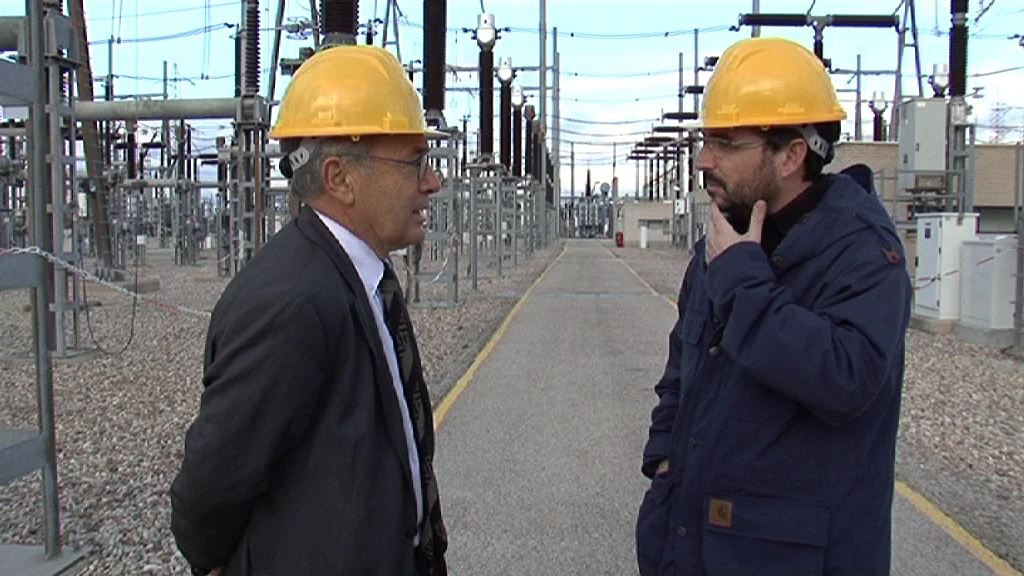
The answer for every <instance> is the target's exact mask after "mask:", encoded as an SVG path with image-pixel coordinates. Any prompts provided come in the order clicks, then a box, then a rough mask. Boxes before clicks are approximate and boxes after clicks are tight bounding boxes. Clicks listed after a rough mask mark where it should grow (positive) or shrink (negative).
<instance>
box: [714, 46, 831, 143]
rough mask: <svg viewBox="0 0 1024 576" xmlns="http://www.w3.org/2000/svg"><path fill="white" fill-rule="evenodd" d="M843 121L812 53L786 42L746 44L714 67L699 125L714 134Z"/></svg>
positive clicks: (734, 48)
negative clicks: (731, 130) (716, 129)
mask: <svg viewBox="0 0 1024 576" xmlns="http://www.w3.org/2000/svg"><path fill="white" fill-rule="evenodd" d="M845 119H846V112H845V111H844V110H843V107H842V106H841V105H840V104H839V99H838V98H837V97H836V91H835V87H833V86H832V79H831V78H830V77H829V75H828V71H827V70H825V66H824V65H823V64H822V63H821V61H820V60H818V57H817V56H815V55H814V53H813V52H811V51H810V50H808V49H807V48H804V47H803V46H801V45H800V44H797V43H796V42H793V41H791V40H786V39H784V38H747V39H745V40H740V41H739V42H737V43H735V44H733V45H732V46H730V47H729V48H728V49H727V50H726V51H725V53H723V54H722V57H721V58H720V59H719V60H718V64H716V65H715V71H714V73H713V74H712V75H711V79H710V80H708V84H707V88H706V89H705V96H704V106H703V110H702V111H701V122H700V124H701V127H702V128H705V129H714V128H737V127H768V126H792V125H801V124H816V123H819V122H834V121H839V120H845Z"/></svg>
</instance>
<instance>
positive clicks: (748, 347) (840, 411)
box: [707, 235, 912, 425]
mask: <svg viewBox="0 0 1024 576" xmlns="http://www.w3.org/2000/svg"><path fill="white" fill-rule="evenodd" d="M820 273H821V285H822V290H821V292H820V295H819V296H818V297H817V299H816V302H815V305H814V309H808V308H805V307H803V306H801V305H799V304H798V303H796V302H795V301H794V298H793V295H792V293H791V292H790V290H789V288H787V287H785V286H782V285H780V284H779V283H778V282H776V278H775V273H774V271H773V270H772V268H771V267H770V266H769V264H768V260H767V257H766V256H765V253H764V251H763V250H762V248H761V246H760V245H758V244H756V243H753V242H743V243H740V244H736V245H734V246H732V247H730V248H729V249H728V250H726V251H725V252H723V253H722V254H720V255H719V256H718V258H716V259H715V260H714V261H712V262H711V264H710V265H709V266H708V271H707V289H708V292H709V294H710V297H711V300H712V303H713V307H714V312H715V315H716V316H717V317H718V319H719V320H720V321H722V322H723V323H724V325H725V329H724V332H723V335H722V340H721V343H720V345H721V346H722V348H723V350H724V351H725V352H726V353H727V354H728V355H729V357H730V358H731V359H732V360H733V361H735V362H736V363H738V364H739V365H740V366H741V367H743V369H745V370H746V371H747V373H748V374H750V375H751V376H752V377H754V378H755V379H757V380H758V381H759V382H761V383H762V384H764V385H766V386H768V387H770V388H772V389H774V390H775V391H777V392H779V393H781V394H784V395H785V396H787V397H789V398H791V399H793V400H794V401H796V402H798V403H800V404H801V405H803V406H804V407H805V408H807V409H808V410H810V411H811V412H812V413H814V414H816V415H817V416H818V417H819V418H821V419H823V420H824V421H826V422H828V423H830V424H833V425H842V424H844V423H846V422H849V421H851V420H853V419H855V418H856V417H857V416H858V415H859V414H860V413H861V412H863V411H864V410H865V409H866V408H867V407H868V406H869V405H870V404H871V402H872V401H873V400H874V398H875V397H876V396H877V394H878V393H879V392H880V390H881V388H882V387H883V386H884V384H885V383H886V381H887V379H886V375H887V374H888V373H889V370H890V369H891V368H892V365H893V360H894V356H895V354H896V353H897V351H898V350H900V346H899V342H900V340H901V339H902V338H904V336H905V333H906V327H907V322H908V319H909V313H910V300H911V293H912V288H911V285H910V278H909V275H908V274H907V272H906V270H905V268H904V267H903V265H902V259H900V262H899V263H897V264H893V263H891V262H890V261H889V259H888V258H886V256H885V253H884V251H883V246H882V243H881V242H880V241H879V240H878V239H877V238H876V237H873V236H869V235H860V236H859V237H858V238H857V241H856V242H852V243H851V244H850V246H849V247H847V248H846V249H845V250H844V251H843V253H842V254H841V256H840V257H839V258H838V259H836V261H835V263H834V264H833V265H832V266H830V267H829V268H828V269H822V270H821V271H820Z"/></svg>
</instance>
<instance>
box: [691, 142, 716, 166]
mask: <svg viewBox="0 0 1024 576" xmlns="http://www.w3.org/2000/svg"><path fill="white" fill-rule="evenodd" d="M694 166H695V167H696V168H697V170H707V171H708V172H711V171H713V170H714V169H715V162H714V156H712V155H711V154H709V153H708V150H707V147H706V146H701V147H700V151H699V152H697V161H696V162H695V163H694Z"/></svg>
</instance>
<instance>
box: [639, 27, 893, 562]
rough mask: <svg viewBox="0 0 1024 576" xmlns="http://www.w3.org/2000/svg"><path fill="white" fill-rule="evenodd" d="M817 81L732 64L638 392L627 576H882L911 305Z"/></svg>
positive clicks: (735, 53) (791, 55) (713, 107)
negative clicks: (689, 239) (632, 548)
mask: <svg viewBox="0 0 1024 576" xmlns="http://www.w3.org/2000/svg"><path fill="white" fill-rule="evenodd" d="M845 118H846V113H845V112H844V111H843V109H842V107H841V106H840V104H839V102H838V99H837V98H836V95H835V90H834V88H833V86H832V83H831V80H830V79H829V76H828V73H827V72H826V71H825V69H824V67H823V66H822V64H821V63H820V61H819V60H818V59H817V58H816V57H815V56H814V55H813V54H812V53H810V52H809V51H808V50H807V49H805V48H803V47H802V46H800V45H798V44H795V43H793V42H790V41H788V40H781V39H777V38H752V39H748V40H743V41H740V42H738V43H737V44H735V45H733V46H732V47H731V48H730V49H729V50H727V51H726V52H725V54H723V56H722V57H721V59H720V60H719V62H718V64H717V66H716V69H715V72H714V75H713V76H712V78H711V80H710V81H709V83H708V86H707V90H706V98H705V102H704V110H703V113H702V118H701V123H702V128H703V131H704V136H703V145H702V148H701V151H700V155H699V156H698V158H697V169H699V170H701V171H702V173H703V175H704V178H705V184H706V186H707V192H708V195H709V196H710V198H711V200H712V207H711V222H710V225H709V228H708V233H707V235H706V237H705V238H704V239H702V240H701V241H700V242H698V243H697V245H696V248H695V253H694V256H693V259H692V260H691V262H690V264H689V267H688V268H687V271H686V275H685V278H684V280H683V283H682V287H681V290H680V294H679V316H678V320H677V322H676V324H675V327H674V328H673V330H672V333H671V335H670V336H669V357H668V362H667V364H666V366H665V373H664V376H663V377H662V378H661V381H660V382H659V383H658V384H657V386H656V388H655V390H656V392H657V395H658V397H659V402H658V405H657V407H656V408H654V410H653V412H652V415H651V420H652V421H651V426H650V437H649V440H648V442H647V446H646V447H645V449H644V454H643V464H642V471H643V473H644V474H645V475H646V476H648V477H650V478H652V483H651V487H650V489H649V490H648V492H647V493H646V494H645V496H644V500H643V503H642V504H641V507H640V510H639V514H638V520H637V534H636V538H637V557H638V562H639V568H640V574H641V575H642V576H655V575H669V574H671V575H708V576H715V575H728V576H742V575H751V576H755V575H756V576H775V575H778V576H807V575H819V574H830V575H832V574H834V575H839V574H844V575H845V574H856V575H879V574H888V573H889V563H890V553H891V543H890V542H891V506H892V498H893V483H894V461H895V447H896V437H897V429H898V425H899V412H900V395H901V390H902V382H903V373H904V356H905V334H906V330H907V325H908V322H909V316H910V306H911V297H912V286H911V282H910V277H909V275H908V273H907V271H906V267H905V256H904V251H903V246H902V244H901V242H900V240H899V237H898V236H897V234H896V231H895V228H894V226H893V224H892V222H891V220H890V218H889V216H888V214H887V213H886V211H885V209H884V207H883V206H882V205H881V203H880V201H879V199H878V197H877V196H876V195H875V194H873V193H872V192H871V191H870V186H868V187H867V188H865V187H864V186H863V185H861V184H859V183H858V182H857V181H856V180H854V179H853V178H851V177H850V176H847V175H846V174H823V173H822V169H823V167H824V166H825V165H826V164H827V163H828V162H830V161H831V160H832V157H833V155H834V148H833V147H834V143H835V142H836V141H837V140H838V137H839V132H840V121H841V120H843V119H845Z"/></svg>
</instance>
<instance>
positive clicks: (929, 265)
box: [914, 212, 978, 320]
mask: <svg viewBox="0 0 1024 576" xmlns="http://www.w3.org/2000/svg"><path fill="white" fill-rule="evenodd" d="M958 220H959V214H958V213H956V212H935V213H930V214H919V215H918V216H917V268H916V269H915V274H916V276H915V278H914V293H915V298H914V313H915V314H917V315H919V316H922V317H925V318H931V319H933V320H958V319H959V318H960V279H961V274H960V273H959V272H961V269H960V251H961V247H962V246H963V244H964V242H966V241H968V240H974V239H976V238H977V230H978V215H977V214H964V218H963V221H959V222H958Z"/></svg>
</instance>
